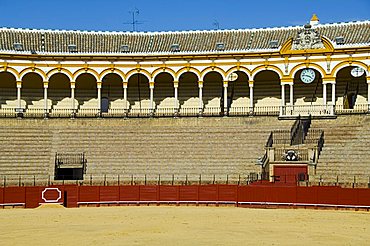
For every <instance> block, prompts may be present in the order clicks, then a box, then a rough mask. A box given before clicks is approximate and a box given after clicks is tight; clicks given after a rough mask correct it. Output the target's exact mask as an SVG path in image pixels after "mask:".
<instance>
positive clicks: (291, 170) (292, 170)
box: [274, 165, 307, 183]
mask: <svg viewBox="0 0 370 246" xmlns="http://www.w3.org/2000/svg"><path fill="white" fill-rule="evenodd" d="M300 173H304V174H305V175H307V166H298V165H295V166H289V165H286V166H274V176H275V177H278V176H279V177H280V178H275V181H276V182H284V183H295V182H297V179H298V174H300Z"/></svg>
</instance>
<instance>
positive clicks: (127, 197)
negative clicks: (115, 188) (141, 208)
mask: <svg viewBox="0 0 370 246" xmlns="http://www.w3.org/2000/svg"><path fill="white" fill-rule="evenodd" d="M119 191H120V192H119V193H120V196H119V200H120V201H140V186H120V187H119Z"/></svg>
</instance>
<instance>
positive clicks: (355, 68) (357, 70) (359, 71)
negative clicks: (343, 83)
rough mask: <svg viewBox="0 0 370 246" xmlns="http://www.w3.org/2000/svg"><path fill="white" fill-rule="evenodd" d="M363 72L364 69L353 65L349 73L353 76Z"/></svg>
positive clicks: (359, 75) (358, 75) (360, 74)
mask: <svg viewBox="0 0 370 246" xmlns="http://www.w3.org/2000/svg"><path fill="white" fill-rule="evenodd" d="M364 73H365V70H364V69H363V68H361V67H354V68H352V70H351V75H352V76H353V77H355V78H358V77H361V76H362V75H363V74H364Z"/></svg>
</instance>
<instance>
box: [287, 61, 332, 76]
mask: <svg viewBox="0 0 370 246" xmlns="http://www.w3.org/2000/svg"><path fill="white" fill-rule="evenodd" d="M303 68H313V69H315V70H316V71H318V72H319V73H320V74H321V77H322V78H324V77H325V75H326V71H325V69H324V68H322V67H321V66H319V65H317V64H315V63H311V62H310V63H301V64H298V65H296V66H295V67H293V68H292V70H291V71H290V73H289V77H291V78H294V76H295V74H296V73H297V72H298V71H299V70H301V69H303Z"/></svg>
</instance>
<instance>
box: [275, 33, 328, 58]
mask: <svg viewBox="0 0 370 246" xmlns="http://www.w3.org/2000/svg"><path fill="white" fill-rule="evenodd" d="M321 41H322V43H323V45H324V48H323V49H308V50H292V45H293V38H290V39H288V40H287V41H285V43H283V45H282V46H281V49H280V54H282V55H292V54H304V53H325V52H333V51H334V46H333V43H332V42H331V41H330V39H329V38H327V37H325V36H321Z"/></svg>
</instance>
